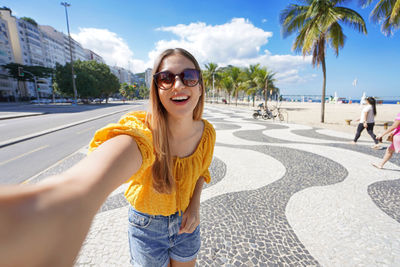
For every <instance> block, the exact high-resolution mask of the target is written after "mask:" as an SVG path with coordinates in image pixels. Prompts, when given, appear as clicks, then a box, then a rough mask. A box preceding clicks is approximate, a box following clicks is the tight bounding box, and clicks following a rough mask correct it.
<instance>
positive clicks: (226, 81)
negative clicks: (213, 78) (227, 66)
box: [221, 72, 233, 104]
mask: <svg viewBox="0 0 400 267" xmlns="http://www.w3.org/2000/svg"><path fill="white" fill-rule="evenodd" d="M221 86H222V88H224V89H225V90H226V92H227V93H228V104H231V94H232V91H233V81H232V77H231V76H230V75H228V74H227V73H226V72H225V73H224V74H223V77H222V79H221Z"/></svg>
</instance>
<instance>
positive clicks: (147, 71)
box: [144, 68, 153, 88]
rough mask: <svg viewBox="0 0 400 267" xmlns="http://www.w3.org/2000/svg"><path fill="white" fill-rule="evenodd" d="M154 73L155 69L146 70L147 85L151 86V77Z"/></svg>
mask: <svg viewBox="0 0 400 267" xmlns="http://www.w3.org/2000/svg"><path fill="white" fill-rule="evenodd" d="M152 73H153V69H151V68H148V69H146V70H145V72H144V80H145V82H146V87H147V88H150V83H151V79H152Z"/></svg>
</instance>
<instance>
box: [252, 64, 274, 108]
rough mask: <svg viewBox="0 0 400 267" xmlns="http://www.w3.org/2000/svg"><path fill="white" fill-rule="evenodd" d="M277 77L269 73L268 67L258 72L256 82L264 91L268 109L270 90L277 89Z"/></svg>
mask: <svg viewBox="0 0 400 267" xmlns="http://www.w3.org/2000/svg"><path fill="white" fill-rule="evenodd" d="M275 75H276V73H275V72H272V71H269V70H268V69H267V68H266V67H264V68H260V69H258V70H257V72H256V82H257V85H258V87H259V88H262V90H263V94H264V105H265V107H267V102H268V90H271V89H273V88H275V85H274V82H275V81H276V79H275V78H274V76H275Z"/></svg>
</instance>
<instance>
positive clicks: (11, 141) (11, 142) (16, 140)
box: [0, 108, 132, 148]
mask: <svg viewBox="0 0 400 267" xmlns="http://www.w3.org/2000/svg"><path fill="white" fill-rule="evenodd" d="M129 110H132V109H131V108H127V109H122V110H119V111H115V112H112V113H108V114H105V115H100V116H97V117H94V118H90V119H86V120H81V121H78V122H73V123H70V124H66V125H62V126H59V127H55V128H52V129H47V130H44V131H41V132H36V133H33V134H29V135H25V136H21V137H17V138H14V139H9V140H7V141H4V142H0V148H3V147H6V146H9V145H14V144H17V143H20V142H23V141H26V140H29V139H32V138H35V137H39V136H42V135H46V134H49V133H53V132H56V131H59V130H63V129H66V128H70V127H73V126H76V125H79V124H82V123H85V122H88V121H94V120H97V119H100V118H104V117H107V116H110V115H114V114H117V113H120V112H125V111H129ZM43 114H45V113H41V114H38V115H43ZM35 115H36V114H35Z"/></svg>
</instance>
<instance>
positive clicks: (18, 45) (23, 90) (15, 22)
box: [0, 7, 30, 99]
mask: <svg viewBox="0 0 400 267" xmlns="http://www.w3.org/2000/svg"><path fill="white" fill-rule="evenodd" d="M0 18H1V19H2V21H3V23H4V25H5V26H4V27H5V28H7V29H8V42H9V47H10V48H11V51H12V61H11V62H15V63H18V64H25V65H28V64H30V59H29V56H28V52H29V51H28V47H27V45H26V43H25V42H26V40H25V34H24V33H25V30H24V28H23V24H19V22H20V21H19V19H18V18H16V17H14V16H13V15H12V11H11V9H9V8H7V7H2V8H0ZM4 75H7V76H8V72H7V74H6V73H4ZM10 79H11V78H10V77H9V76H8V79H7V80H8V82H7V81H6V80H5V79H3V81H2V84H3V86H2V87H6V86H7V87H8V86H10V87H8V88H7V89H4V90H3V89H2V93H1V95H7V96H9V92H10V91H11V92H13V93H12V95H14V96H15V98H16V99H18V98H20V97H29V95H30V90H29V86H28V85H27V83H25V82H22V81H18V82H14V83H10V82H9V80H10ZM15 84H17V86H15ZM4 91H6V92H4Z"/></svg>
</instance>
